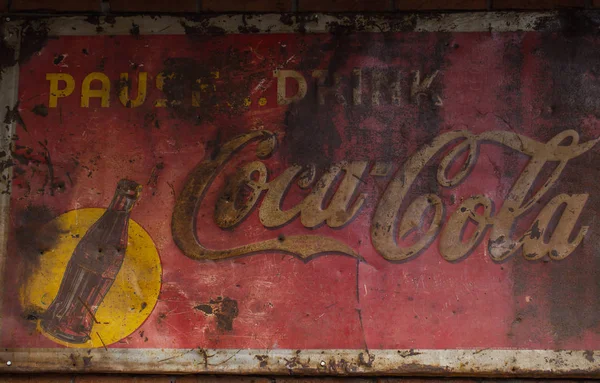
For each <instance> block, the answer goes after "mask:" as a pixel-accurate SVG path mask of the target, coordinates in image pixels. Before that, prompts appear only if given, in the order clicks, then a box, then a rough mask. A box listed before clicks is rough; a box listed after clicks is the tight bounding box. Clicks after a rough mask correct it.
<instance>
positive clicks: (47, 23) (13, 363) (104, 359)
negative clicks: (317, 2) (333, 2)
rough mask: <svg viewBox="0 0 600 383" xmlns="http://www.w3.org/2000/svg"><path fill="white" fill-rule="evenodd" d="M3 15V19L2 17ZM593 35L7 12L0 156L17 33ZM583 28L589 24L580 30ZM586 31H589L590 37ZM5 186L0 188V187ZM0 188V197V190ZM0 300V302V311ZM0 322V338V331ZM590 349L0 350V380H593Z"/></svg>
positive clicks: (461, 24) (481, 19)
mask: <svg viewBox="0 0 600 383" xmlns="http://www.w3.org/2000/svg"><path fill="white" fill-rule="evenodd" d="M11 17H12V18H13V20H11ZM582 18H583V19H585V20H587V21H591V25H593V26H594V27H596V29H597V28H598V27H597V26H599V25H600V12H597V11H569V12H567V13H565V12H529V13H526V12H467V13H431V14H429V13H419V14H360V15H359V14H338V15H335V14H225V15H212V16H207V15H203V16H190V17H179V16H169V15H167V16H159V15H139V16H116V17H115V16H98V17H84V16H51V17H39V16H38V17H31V16H15V15H11V16H10V17H6V19H5V20H2V23H3V25H2V28H1V30H2V32H3V34H2V38H3V39H4V43H3V46H2V47H1V48H0V53H1V54H13V55H14V65H11V66H8V67H5V68H4V69H3V70H2V77H1V80H0V120H1V121H5V125H6V129H0V150H4V151H5V153H7V154H8V155H10V147H11V142H12V139H13V134H14V132H15V123H14V122H9V120H10V119H7V120H5V117H6V116H7V114H8V113H10V110H11V109H12V108H14V107H16V103H17V100H18V80H19V63H18V62H19V60H18V58H19V47H20V42H21V41H20V40H21V35H22V31H23V30H24V28H33V29H34V30H37V31H39V30H43V31H44V33H47V34H48V36H50V37H52V36H107V35H127V34H132V27H135V29H136V33H138V32H139V34H141V35H174V34H175V35H177V34H204V35H220V34H230V33H231V34H235V33H335V32H337V31H350V32H375V33H385V32H490V33H501V32H519V31H523V32H526V31H538V32H554V31H560V30H563V29H565V28H568V27H569V26H568V25H567V24H568V23H573V22H577V21H579V20H581V19H582ZM588 25H589V24H588ZM592 29H593V28H592V27H591V28H590V33H591V32H592ZM0 169H2V170H3V171H2V173H1V175H2V176H6V178H2V181H1V182H0V184H1V185H2V190H4V191H3V192H2V193H1V194H0V249H2V251H1V252H0V285H2V284H1V283H2V281H3V279H4V266H5V262H6V246H7V236H8V227H9V225H8V222H9V221H8V220H9V204H10V192H9V191H10V179H11V178H12V171H11V168H10V166H8V167H5V166H3V167H1V168H0ZM4 187H5V189H4ZM2 190H0V191H2ZM1 308H2V301H1V299H0V310H1ZM1 326H2V322H1V321H0V332H1V331H2V327H1ZM598 360H600V350H595V351H593V350H524V349H444V350H434V349H419V350H417V349H410V350H360V349H357V350H348V349H343V350H340V349H327V350H288V349H275V350H263V349H242V350H236V349H203V348H195V349H123V348H109V349H106V350H105V349H102V348H98V349H70V348H56V349H49V348H15V349H1V350H0V374H1V373H14V372H95V373H98V372H112V373H115V372H120V373H123V372H126V373H210V374H215V373H222V374H298V375H396V376H401V375H404V376H407V375H411V376H415V375H419V376H477V377H498V376H502V377H552V378H558V377H561V378H566V377H570V378H583V377H586V378H591V377H596V378H598V377H600V363H598V362H597V361H598Z"/></svg>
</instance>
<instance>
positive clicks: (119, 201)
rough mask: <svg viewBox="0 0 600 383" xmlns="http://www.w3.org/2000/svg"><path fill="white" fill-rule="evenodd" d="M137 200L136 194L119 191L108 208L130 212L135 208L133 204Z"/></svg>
mask: <svg viewBox="0 0 600 383" xmlns="http://www.w3.org/2000/svg"><path fill="white" fill-rule="evenodd" d="M136 200H137V198H135V196H131V195H127V194H125V193H120V192H118V191H117V193H116V194H115V196H114V197H113V199H112V201H111V203H110V205H109V206H108V210H112V211H120V212H126V213H129V212H130V211H131V209H132V208H133V205H135V202H136Z"/></svg>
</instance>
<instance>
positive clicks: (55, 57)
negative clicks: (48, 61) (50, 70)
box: [52, 55, 65, 65]
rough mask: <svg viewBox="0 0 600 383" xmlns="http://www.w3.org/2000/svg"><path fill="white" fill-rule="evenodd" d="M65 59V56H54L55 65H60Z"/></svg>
mask: <svg viewBox="0 0 600 383" xmlns="http://www.w3.org/2000/svg"><path fill="white" fill-rule="evenodd" d="M64 59H65V55H56V56H54V60H53V61H52V62H53V63H54V65H58V64H60V63H61V62H62V61H63V60H64Z"/></svg>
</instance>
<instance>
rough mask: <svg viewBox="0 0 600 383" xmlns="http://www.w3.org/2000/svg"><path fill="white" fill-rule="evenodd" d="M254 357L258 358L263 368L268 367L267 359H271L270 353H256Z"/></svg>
mask: <svg viewBox="0 0 600 383" xmlns="http://www.w3.org/2000/svg"><path fill="white" fill-rule="evenodd" d="M254 358H256V359H258V361H259V365H260V367H261V368H265V367H267V365H268V362H267V359H269V356H268V355H256V356H255V357H254Z"/></svg>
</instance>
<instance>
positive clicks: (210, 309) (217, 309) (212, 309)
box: [194, 297, 239, 332]
mask: <svg viewBox="0 0 600 383" xmlns="http://www.w3.org/2000/svg"><path fill="white" fill-rule="evenodd" d="M194 308H195V309H196V310H199V311H202V312H203V313H204V314H205V315H212V316H214V317H215V319H216V321H217V328H218V329H219V331H222V332H226V331H227V332H228V331H232V330H233V320H234V319H235V318H236V317H237V316H238V313H239V311H238V304H237V301H235V300H233V299H231V298H228V297H224V298H223V297H217V298H216V299H211V300H210V301H209V302H208V303H203V304H199V305H197V306H196V307H194Z"/></svg>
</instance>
